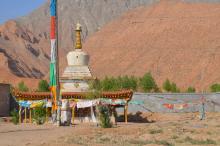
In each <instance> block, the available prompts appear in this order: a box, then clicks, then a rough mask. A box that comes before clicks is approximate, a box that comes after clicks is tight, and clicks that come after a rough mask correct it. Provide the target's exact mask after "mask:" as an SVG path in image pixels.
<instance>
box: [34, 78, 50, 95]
mask: <svg viewBox="0 0 220 146" xmlns="http://www.w3.org/2000/svg"><path fill="white" fill-rule="evenodd" d="M37 91H38V92H48V91H50V90H49V84H48V82H47V81H46V80H40V81H39V83H38V90H37Z"/></svg>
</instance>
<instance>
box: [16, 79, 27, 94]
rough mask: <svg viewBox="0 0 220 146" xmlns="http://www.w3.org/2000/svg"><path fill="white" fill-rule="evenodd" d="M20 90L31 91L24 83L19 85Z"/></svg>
mask: <svg viewBox="0 0 220 146" xmlns="http://www.w3.org/2000/svg"><path fill="white" fill-rule="evenodd" d="M18 90H19V91H22V92H27V91H29V89H28V87H27V86H26V85H25V83H24V81H21V82H19V83H18Z"/></svg>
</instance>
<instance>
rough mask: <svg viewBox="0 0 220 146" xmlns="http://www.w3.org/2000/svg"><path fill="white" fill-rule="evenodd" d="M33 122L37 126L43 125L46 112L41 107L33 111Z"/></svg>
mask: <svg viewBox="0 0 220 146" xmlns="http://www.w3.org/2000/svg"><path fill="white" fill-rule="evenodd" d="M33 120H34V122H36V123H37V124H38V125H41V124H44V122H45V120H46V110H45V109H44V108H43V107H37V108H35V109H34V110H33Z"/></svg>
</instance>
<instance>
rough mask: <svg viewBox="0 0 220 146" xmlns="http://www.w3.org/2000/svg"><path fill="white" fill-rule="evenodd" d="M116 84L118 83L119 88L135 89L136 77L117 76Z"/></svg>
mask: <svg viewBox="0 0 220 146" xmlns="http://www.w3.org/2000/svg"><path fill="white" fill-rule="evenodd" d="M117 80H118V84H120V86H121V89H132V90H137V79H136V78H135V77H134V76H131V77H128V76H123V77H118V78H117Z"/></svg>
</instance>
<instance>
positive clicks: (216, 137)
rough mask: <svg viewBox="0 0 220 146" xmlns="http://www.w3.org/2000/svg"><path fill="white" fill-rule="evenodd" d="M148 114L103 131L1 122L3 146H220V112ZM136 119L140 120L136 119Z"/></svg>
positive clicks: (90, 127) (88, 126)
mask: <svg viewBox="0 0 220 146" xmlns="http://www.w3.org/2000/svg"><path fill="white" fill-rule="evenodd" d="M136 116H137V115H136ZM198 116H199V113H169V114H168V113H166V114H165V113H153V114H150V113H145V114H141V115H140V117H139V120H138V121H137V120H136V121H133V120H132V117H135V115H133V116H131V115H130V118H129V121H130V122H129V123H127V124H126V123H123V122H119V123H118V125H117V126H115V127H114V128H109V129H102V128H99V127H97V126H96V125H94V124H77V125H73V126H70V127H56V126H54V125H52V124H45V125H41V126H37V125H34V124H21V125H13V124H11V123H5V122H0V139H1V143H0V145H1V146H86V145H87V146H104V145H105V146H189V145H190V146H191V145H193V146H201V145H204V146H212V145H220V113H207V117H206V119H205V120H203V121H200V120H199V118H198ZM135 119H138V118H137V117H135Z"/></svg>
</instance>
